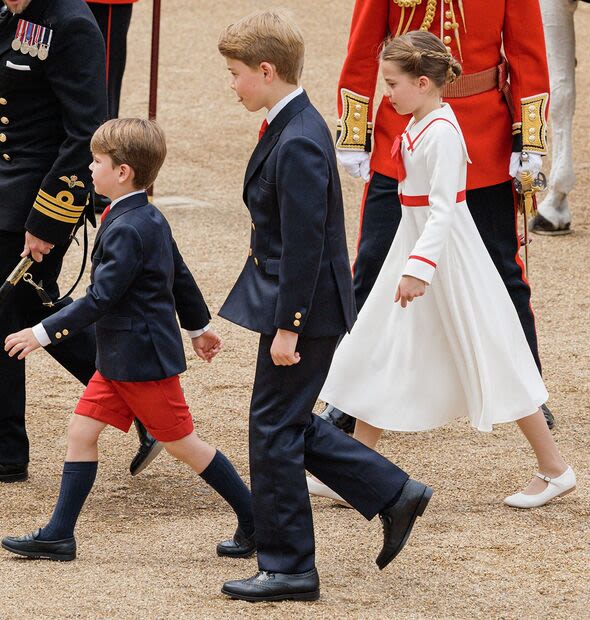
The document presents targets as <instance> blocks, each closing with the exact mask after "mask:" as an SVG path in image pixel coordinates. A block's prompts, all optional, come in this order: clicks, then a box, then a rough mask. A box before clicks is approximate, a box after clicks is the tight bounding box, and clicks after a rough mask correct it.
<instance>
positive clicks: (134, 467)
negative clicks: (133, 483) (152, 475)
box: [129, 418, 164, 476]
mask: <svg viewBox="0 0 590 620" xmlns="http://www.w3.org/2000/svg"><path fill="white" fill-rule="evenodd" d="M133 423H134V424H135V429H136V430H137V436H138V437H139V449H138V450H137V454H136V455H135V456H134V457H133V460H132V461H131V465H129V471H130V472H131V475H132V476H137V474H139V473H141V472H142V471H143V470H144V469H145V468H146V467H147V466H148V465H149V464H150V463H151V462H152V461H153V460H154V459H155V458H156V457H157V456H158V454H160V452H162V448H163V447H164V446H163V444H161V443H160V442H159V441H158V440H157V439H154V438H153V437H152V436H151V435H150V434H149V433H148V432H147V429H146V427H145V426H144V425H143V424H142V423H141V422H140V421H139V420H138V419H137V418H135V419H134V420H133Z"/></svg>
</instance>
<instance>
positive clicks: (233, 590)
mask: <svg viewBox="0 0 590 620" xmlns="http://www.w3.org/2000/svg"><path fill="white" fill-rule="evenodd" d="M221 592H222V593H223V594H227V596H230V597H231V598H233V599H238V600H240V601H250V602H252V603H257V602H258V601H287V600H292V601H317V600H318V599H319V598H320V577H319V575H318V571H317V570H316V569H315V568H312V569H311V570H309V571H307V572H306V573H299V574H296V575H289V574H286V573H271V572H268V571H265V570H261V571H259V572H258V573H256V575H254V576H253V577H250V578H249V579H239V580H238V581H226V582H225V583H224V584H223V588H221Z"/></svg>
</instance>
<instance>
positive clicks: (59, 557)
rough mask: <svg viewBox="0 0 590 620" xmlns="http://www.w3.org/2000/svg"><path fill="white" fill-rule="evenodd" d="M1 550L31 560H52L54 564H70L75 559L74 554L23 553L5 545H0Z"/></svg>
mask: <svg viewBox="0 0 590 620" xmlns="http://www.w3.org/2000/svg"><path fill="white" fill-rule="evenodd" d="M2 548H3V549H6V551H10V552H11V553H15V554H16V555H21V556H23V557H25V558H32V559H34V560H52V561H54V562H71V561H72V560H75V559H76V554H75V553H74V554H68V555H65V554H63V553H44V552H42V551H23V550H22V549H13V548H12V547H9V546H8V545H7V544H5V543H2Z"/></svg>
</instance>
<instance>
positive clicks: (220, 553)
mask: <svg viewBox="0 0 590 620" xmlns="http://www.w3.org/2000/svg"><path fill="white" fill-rule="evenodd" d="M255 553H256V549H252V550H251V551H241V552H239V553H226V552H225V551H220V550H219V549H217V555H218V556H219V557H220V558H240V559H241V558H244V559H245V558H251V557H252V556H253V555H254V554H255Z"/></svg>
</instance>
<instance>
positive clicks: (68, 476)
mask: <svg viewBox="0 0 590 620" xmlns="http://www.w3.org/2000/svg"><path fill="white" fill-rule="evenodd" d="M97 469H98V463H97V462H96V461H89V462H88V461H80V462H77V461H70V462H68V461H66V462H65V463H64V469H63V474H62V478H61V489H60V491H59V497H58V499H57V504H56V505H55V508H54V510H53V515H52V517H51V520H50V521H49V523H48V524H47V525H46V526H45V527H44V528H42V530H41V532H40V534H39V536H38V537H37V538H38V540H63V539H64V538H71V537H72V536H73V535H74V528H75V527H76V521H77V520H78V516H79V515H80V512H81V510H82V506H84V502H85V501H86V498H87V497H88V494H89V493H90V490H91V489H92V485H93V484H94V480H95V478H96V470H97Z"/></svg>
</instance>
